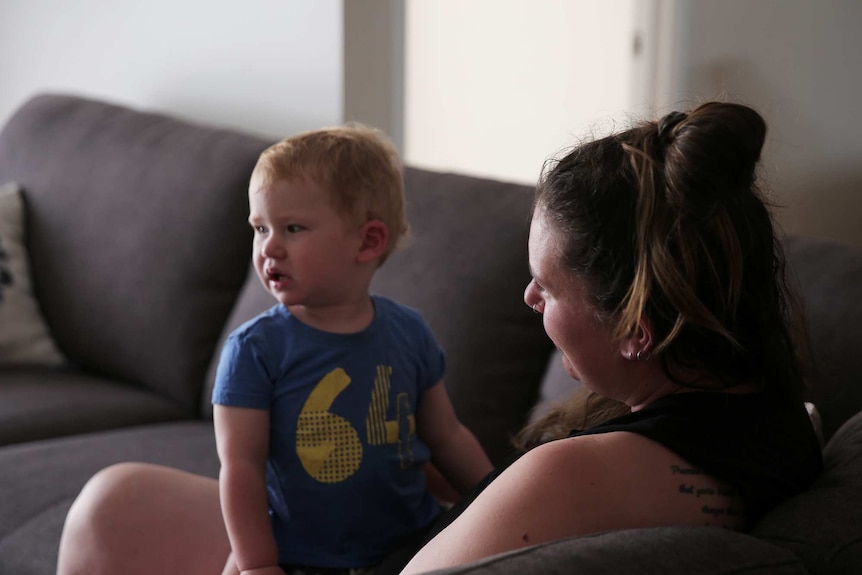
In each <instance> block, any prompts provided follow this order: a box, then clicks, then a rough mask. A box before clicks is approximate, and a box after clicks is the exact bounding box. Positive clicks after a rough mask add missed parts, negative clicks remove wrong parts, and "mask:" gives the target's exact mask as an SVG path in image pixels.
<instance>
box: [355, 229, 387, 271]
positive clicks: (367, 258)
mask: <svg viewBox="0 0 862 575" xmlns="http://www.w3.org/2000/svg"><path fill="white" fill-rule="evenodd" d="M359 233H360V235H361V237H362V244H361V245H360V247H359V254H358V255H357V261H358V262H359V263H367V262H372V261H374V260H377V259H379V258H381V257H382V256H383V254H384V253H385V252H386V248H387V247H388V246H389V228H388V227H386V224H384V223H383V222H381V221H380V220H369V221H367V222H365V223H364V224H363V225H362V227H361V228H360V229H359Z"/></svg>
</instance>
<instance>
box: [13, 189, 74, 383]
mask: <svg viewBox="0 0 862 575" xmlns="http://www.w3.org/2000/svg"><path fill="white" fill-rule="evenodd" d="M24 213H25V204H24V199H23V197H22V196H21V190H20V189H19V187H18V185H17V184H15V183H10V184H7V185H3V186H0V366H8V365H22V364H24V365H41V366H58V365H61V364H62V363H63V362H64V359H63V356H62V355H61V354H60V351H59V350H58V349H57V345H56V344H55V343H54V339H53V338H52V337H51V332H50V330H49V329H48V326H47V325H46V324H45V320H44V318H43V317H42V311H41V310H40V309H39V303H38V302H37V301H36V298H35V297H33V290H32V285H33V280H32V278H31V277H30V263H29V256H28V255H27V246H26V241H25V240H26V237H25V229H24V221H25V220H24Z"/></svg>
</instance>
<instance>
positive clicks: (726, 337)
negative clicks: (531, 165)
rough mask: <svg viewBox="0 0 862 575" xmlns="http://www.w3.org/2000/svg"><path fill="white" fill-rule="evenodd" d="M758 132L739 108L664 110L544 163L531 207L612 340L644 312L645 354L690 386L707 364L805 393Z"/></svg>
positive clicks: (760, 126)
mask: <svg viewBox="0 0 862 575" xmlns="http://www.w3.org/2000/svg"><path fill="white" fill-rule="evenodd" d="M765 136H766V124H765V122H764V120H763V118H762V117H761V116H760V115H759V114H758V113H757V112H755V111H754V110H752V109H751V108H748V107H746V106H743V105H739V104H728V103H719V102H710V103H706V104H703V105H701V106H698V107H697V108H696V109H694V110H693V111H691V112H690V113H688V114H685V113H680V112H673V113H671V114H668V115H667V116H665V117H664V118H662V119H661V121H659V122H646V123H643V124H641V125H639V126H637V127H635V128H632V129H629V130H627V131H624V132H622V133H619V134H616V135H612V136H608V137H605V138H601V139H598V140H595V141H592V142H589V143H586V144H584V145H580V146H578V147H576V148H575V149H574V150H572V151H571V152H569V153H568V154H567V155H565V156H564V157H563V158H561V159H559V160H558V161H555V162H553V163H549V164H548V165H547V166H546V169H545V170H544V172H543V175H542V178H541V179H540V182H539V185H538V188H537V191H536V198H535V205H534V210H542V212H543V214H544V215H545V217H547V218H548V221H549V222H551V225H552V226H553V227H554V229H556V230H557V232H558V233H560V234H561V235H562V237H563V238H565V240H564V241H565V242H566V245H565V248H564V256H563V257H564V265H566V266H567V268H568V269H570V270H571V272H572V273H574V274H577V275H578V276H580V277H582V278H584V279H585V281H586V283H587V286H588V289H589V290H590V295H591V298H592V303H593V306H594V307H595V309H596V311H597V312H598V314H599V315H600V316H602V317H603V318H604V319H605V320H606V321H609V322H611V325H613V327H614V329H615V333H616V335H617V336H618V337H620V338H625V337H627V336H629V335H632V334H634V333H635V332H636V330H637V329H638V325H639V323H640V321H641V320H642V319H644V318H645V319H646V320H648V321H649V322H650V323H651V325H652V328H653V333H654V339H653V343H654V345H653V347H652V349H651V350H649V353H650V355H651V356H652V357H655V358H657V359H658V360H659V361H661V365H662V367H663V369H664V371H665V373H666V374H667V375H668V377H670V378H671V379H672V380H673V381H675V382H676V383H678V384H680V385H686V386H691V387H698V381H697V380H695V379H693V378H692V377H691V376H690V375H689V374H692V373H704V372H705V373H708V374H710V375H711V376H713V377H717V378H718V379H719V380H720V381H721V382H722V384H723V385H724V386H725V387H733V386H735V385H738V384H741V383H748V384H754V385H755V386H758V387H759V388H760V389H764V390H769V391H774V392H777V393H780V394H782V395H785V396H792V397H801V394H802V388H803V385H802V376H801V370H800V365H799V361H798V358H797V353H796V350H795V347H794V343H793V338H792V337H791V334H790V329H789V328H788V326H789V325H790V324H789V323H788V321H789V319H790V317H791V315H790V313H791V311H794V313H795V306H793V305H791V303H793V301H794V300H792V299H791V298H790V296H789V291H788V287H787V284H786V281H785V275H784V274H785V262H784V255H783V251H782V248H781V244H780V242H779V239H778V237H777V234H776V230H775V228H774V226H773V221H772V218H771V216H770V213H769V209H768V207H767V202H766V200H765V198H764V197H763V195H762V193H761V191H760V189H759V187H758V185H757V179H756V167H757V165H758V161H759V159H760V153H761V148H762V147H763V143H764V138H765ZM794 321H795V319H794Z"/></svg>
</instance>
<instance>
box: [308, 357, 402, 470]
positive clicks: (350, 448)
mask: <svg viewBox="0 0 862 575" xmlns="http://www.w3.org/2000/svg"><path fill="white" fill-rule="evenodd" d="M391 374H392V368H391V367H390V366H384V365H379V366H377V377H375V379H374V390H373V391H372V392H371V400H370V402H369V405H368V415H367V417H366V420H365V422H366V428H367V435H368V437H367V443H368V445H371V446H375V445H388V444H398V455H399V457H400V459H401V467H402V468H405V467H408V466H410V465H411V464H412V463H413V453H412V451H411V449H410V437H411V436H412V435H414V434H415V433H416V419H415V417H414V416H413V413H412V409H411V407H410V402H409V398H408V395H407V394H406V393H399V394H397V395H396V396H395V405H396V410H395V412H396V418H395V419H394V420H387V419H386V412H387V411H389V405H390V403H389V402H390V391H391V385H390V382H389V376H390V375H391ZM350 381H351V379H350V376H349V375H347V372H345V371H344V370H343V369H341V368H340V367H338V368H335V369H333V370H332V371H330V372H329V373H327V374H326V375H325V376H324V377H323V379H321V380H320V381H319V382H318V384H317V385H316V386H315V387H314V389H313V390H312V392H311V394H310V395H309V396H308V399H306V401H305V405H303V407H302V411H301V412H300V413H299V419H298V420H297V422H296V452H297V454H298V455H299V459H300V461H301V462H302V467H303V468H304V469H305V471H306V472H307V473H308V474H309V475H310V476H311V477H313V478H314V479H316V480H317V481H320V482H321V483H338V482H339V481H344V480H345V479H347V478H348V477H350V476H351V475H353V474H354V473H355V472H356V470H357V469H359V465H360V464H361V463H362V454H363V446H362V441H361V440H360V439H359V433H358V432H357V431H356V428H355V427H354V426H353V424H351V423H350V421H348V420H347V419H345V418H344V417H342V416H340V415H338V414H335V413H332V412H331V411H330V408H331V407H332V402H333V401H335V398H336V397H338V395H339V394H340V393H341V392H342V391H344V390H345V389H346V388H347V386H348V385H350Z"/></svg>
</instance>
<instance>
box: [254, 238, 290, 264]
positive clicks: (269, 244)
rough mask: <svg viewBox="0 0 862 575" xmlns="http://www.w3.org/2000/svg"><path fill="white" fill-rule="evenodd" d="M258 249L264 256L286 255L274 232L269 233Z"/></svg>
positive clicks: (276, 256)
mask: <svg viewBox="0 0 862 575" xmlns="http://www.w3.org/2000/svg"><path fill="white" fill-rule="evenodd" d="M260 251H261V253H262V254H263V256H264V257H266V258H273V259H280V258H283V257H285V256H286V251H285V249H284V246H283V245H281V242H279V241H278V238H276V237H275V234H272V235H270V236H269V237H268V238H267V239H266V240H264V242H263V245H262V246H261V248H260Z"/></svg>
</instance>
